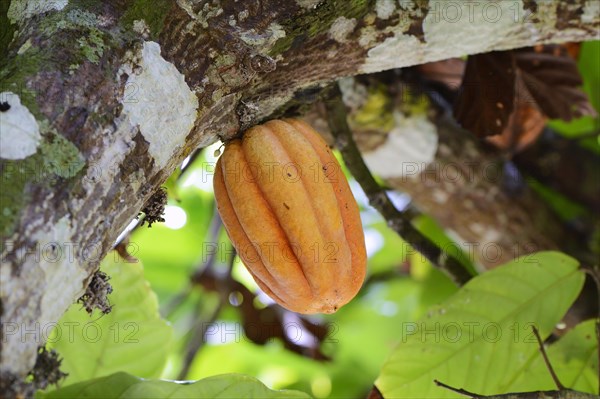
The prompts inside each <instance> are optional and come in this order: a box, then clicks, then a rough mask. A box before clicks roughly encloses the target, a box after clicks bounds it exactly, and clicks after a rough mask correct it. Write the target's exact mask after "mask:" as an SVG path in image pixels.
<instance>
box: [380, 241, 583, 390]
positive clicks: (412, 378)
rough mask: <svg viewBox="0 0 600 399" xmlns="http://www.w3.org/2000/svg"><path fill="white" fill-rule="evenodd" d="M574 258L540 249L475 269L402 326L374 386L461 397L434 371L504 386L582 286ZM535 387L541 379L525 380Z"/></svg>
mask: <svg viewBox="0 0 600 399" xmlns="http://www.w3.org/2000/svg"><path fill="white" fill-rule="evenodd" d="M583 280H584V276H583V273H582V272H581V271H579V270H578V264H577V261H575V260H574V259H572V258H570V257H568V256H566V255H564V254H561V253H557V252H540V253H537V254H533V255H529V256H526V257H523V258H520V259H518V260H515V261H513V262H510V263H508V264H506V265H504V266H502V267H499V268H497V269H495V270H492V271H489V272H487V273H484V274H483V275H480V276H478V277H475V278H474V279H473V280H471V281H470V282H469V283H468V284H466V285H465V286H464V287H463V288H462V289H461V290H460V291H459V292H457V293H456V294H455V295H453V296H452V297H451V298H449V299H448V300H446V301H445V302H444V303H443V304H442V305H441V306H439V307H437V308H435V309H433V310H432V311H431V312H430V314H429V316H428V317H426V318H424V319H421V320H420V321H419V322H416V323H405V324H403V325H402V326H399V328H400V331H401V336H400V340H401V342H400V344H399V345H398V347H397V348H396V349H395V350H394V352H393V353H392V355H391V356H390V358H389V359H388V361H387V362H386V364H385V365H384V367H383V369H382V372H381V375H380V376H379V378H378V379H377V381H376V385H377V387H378V388H379V389H380V391H381V392H382V394H383V396H384V397H386V398H424V397H436V398H444V397H460V395H457V394H455V393H453V392H450V391H447V390H444V389H442V388H439V387H437V386H436V385H435V384H434V383H433V380H434V379H437V380H440V381H442V382H445V383H447V384H449V385H451V386H456V387H462V388H464V389H467V390H469V391H471V392H477V393H478V394H481V395H491V394H498V393H503V392H506V388H507V387H509V386H511V385H512V384H513V382H514V381H515V380H516V379H517V378H518V377H519V375H520V374H521V373H523V371H524V370H525V369H526V368H527V366H528V365H529V364H530V362H531V360H532V358H533V357H534V356H536V355H537V350H538V348H537V343H536V341H535V339H534V337H533V335H532V333H531V326H532V325H533V324H535V325H536V326H537V327H538V328H539V329H540V333H541V334H542V336H547V335H549V333H550V331H551V330H552V328H553V326H554V325H555V324H556V323H557V322H558V321H559V320H560V319H561V317H562V316H563V314H564V313H565V312H566V310H567V309H568V308H569V306H570V305H571V303H572V302H573V301H574V300H575V298H576V297H577V294H578V293H579V291H580V290H581V287H582V284H583ZM527 383H528V384H529V388H530V389H528V390H538V389H539V387H537V383H538V381H536V380H534V379H531V380H529V381H527Z"/></svg>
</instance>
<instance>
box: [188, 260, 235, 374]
mask: <svg viewBox="0 0 600 399" xmlns="http://www.w3.org/2000/svg"><path fill="white" fill-rule="evenodd" d="M230 253H231V256H230V257H229V259H228V262H227V275H226V276H225V277H224V279H225V281H226V283H225V284H226V285H228V284H229V281H230V280H231V278H232V277H231V272H232V270H233V264H234V261H235V256H236V253H235V251H231V252H230ZM208 272H209V273H210V271H208ZM219 281H220V280H217V283H218V282H219ZM227 299H228V297H227V295H224V294H223V290H219V303H218V305H217V307H216V308H215V309H214V310H213V312H212V313H211V315H210V317H209V318H208V321H207V320H201V319H199V320H198V321H197V322H196V323H195V324H194V326H193V328H192V329H191V338H190V340H189V341H188V344H187V347H186V351H185V356H184V360H183V366H182V367H181V371H180V372H179V377H178V379H180V380H183V379H185V378H186V375H187V374H188V372H189V371H190V367H191V365H192V361H193V360H194V357H196V354H197V353H198V351H199V350H200V349H201V348H202V346H204V343H205V341H204V339H205V337H204V335H205V333H206V331H205V327H207V326H210V325H212V324H213V323H214V322H215V321H216V320H217V317H218V316H219V314H221V311H222V310H223V307H225V304H226V303H227ZM201 303H202V300H200V301H199V302H198V305H199V306H200V304H201ZM196 313H199V312H196Z"/></svg>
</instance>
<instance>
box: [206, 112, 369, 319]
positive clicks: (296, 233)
mask: <svg viewBox="0 0 600 399" xmlns="http://www.w3.org/2000/svg"><path fill="white" fill-rule="evenodd" d="M214 191H215V198H216V201H217V208H218V210H219V214H220V215H221V218H222V219H223V224H224V225H225V228H226V230H227V233H228V234H229V237H230V238H231V241H232V242H233V245H234V247H235V249H236V251H237V252H238V254H239V256H240V258H241V259H242V261H243V263H244V264H245V265H246V267H247V269H248V271H249V272H250V274H252V276H253V277H254V280H255V281H256V283H257V284H258V286H259V287H260V288H261V289H262V290H263V291H264V292H265V293H267V294H268V295H269V296H270V297H271V298H272V299H273V300H275V301H276V302H277V303H279V304H280V305H281V306H283V307H285V308H287V309H289V310H291V311H294V312H298V313H333V312H335V311H336V310H338V309H339V308H340V307H341V306H342V305H344V304H346V303H348V302H349V301H350V300H351V299H352V298H353V297H354V296H355V295H356V293H357V292H358V290H359V289H360V287H361V285H362V283H363V280H364V278H365V273H366V260H367V257H366V250H365V240H364V233H363V229H362V224H361V221H360V214H359V210H358V205H357V204H356V201H355V199H354V197H353V196H352V192H351V191H350V187H349V186H348V182H347V181H346V178H345V176H344V174H343V172H342V170H341V168H340V165H339V164H338V162H337V160H336V159H335V157H334V156H333V154H332V153H331V150H330V149H329V146H328V145H327V143H325V141H324V140H323V139H322V138H321V136H320V135H319V134H318V133H317V132H315V131H314V130H313V129H312V128H311V127H310V126H309V125H308V124H306V123H304V122H302V121H299V120H295V119H286V120H272V121H269V122H267V123H265V124H263V125H258V126H254V127H252V128H251V129H249V130H247V131H246V132H245V133H244V135H243V136H242V139H236V140H233V141H231V142H229V143H227V144H226V145H225V150H224V151H223V154H222V155H221V157H220V158H219V160H218V161H217V166H216V171H215V176H214Z"/></svg>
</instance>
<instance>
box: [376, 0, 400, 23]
mask: <svg viewBox="0 0 600 399" xmlns="http://www.w3.org/2000/svg"><path fill="white" fill-rule="evenodd" d="M395 3H396V2H395V1H393V0H377V3H375V11H376V12H377V18H379V19H388V18H389V17H391V16H392V15H393V14H394V11H396V4H395Z"/></svg>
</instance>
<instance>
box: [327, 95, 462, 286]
mask: <svg viewBox="0 0 600 399" xmlns="http://www.w3.org/2000/svg"><path fill="white" fill-rule="evenodd" d="M326 108H327V121H328V123H329V129H330V130H331V133H332V134H333V136H334V137H335V139H336V147H338V149H339V150H340V152H341V153H342V157H343V158H344V162H346V166H347V167H348V169H349V170H350V172H352V175H354V177H355V178H356V180H357V181H358V182H359V184H360V185H361V187H362V188H363V190H364V192H365V194H366V195H367V197H368V198H369V202H370V204H371V205H372V206H373V207H374V208H375V209H377V210H378V211H379V213H381V215H382V216H383V217H384V218H385V220H386V221H387V223H388V226H390V227H391V228H392V229H393V230H395V231H396V232H397V233H398V234H399V235H400V237H402V239H403V240H405V241H406V242H407V243H408V244H410V245H411V246H412V247H413V248H415V249H416V250H417V251H419V252H420V253H421V254H423V255H424V256H425V257H426V258H427V259H428V260H429V261H430V262H431V263H432V264H433V265H434V266H436V267H438V268H440V269H441V270H444V271H445V272H446V273H447V274H448V275H449V276H450V277H451V278H452V279H453V280H454V282H455V283H456V284H458V285H463V284H465V283H466V282H467V281H469V280H470V279H471V277H473V276H472V275H471V273H470V272H469V271H468V270H467V269H466V268H465V267H464V266H463V265H462V264H461V263H460V262H459V261H458V260H457V259H456V258H454V257H453V256H451V255H450V254H449V253H448V252H445V251H443V250H442V249H441V248H440V247H438V246H437V245H436V244H435V243H434V242H433V241H431V240H430V239H429V238H427V237H426V236H424V235H423V234H422V233H421V232H420V231H419V230H417V229H416V228H415V227H414V226H413V225H412V224H411V222H410V218H409V217H408V215H407V214H405V213H403V212H400V211H398V209H396V207H395V206H394V204H393V203H392V202H391V201H390V198H389V197H388V195H387V193H386V192H385V190H383V189H382V188H381V187H380V186H379V184H377V182H376V181H375V179H374V178H373V176H372V175H371V172H370V171H369V168H368V167H367V165H366V164H365V162H364V160H363V159H362V156H361V154H360V152H359V151H358V148H357V147H356V143H355V142H354V139H353V138H352V132H351V130H350V127H349V126H348V121H347V120H346V114H347V111H346V106H345V104H344V103H343V101H342V96H341V93H340V90H339V87H338V86H337V84H335V85H333V90H332V98H330V99H329V100H328V101H326Z"/></svg>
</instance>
